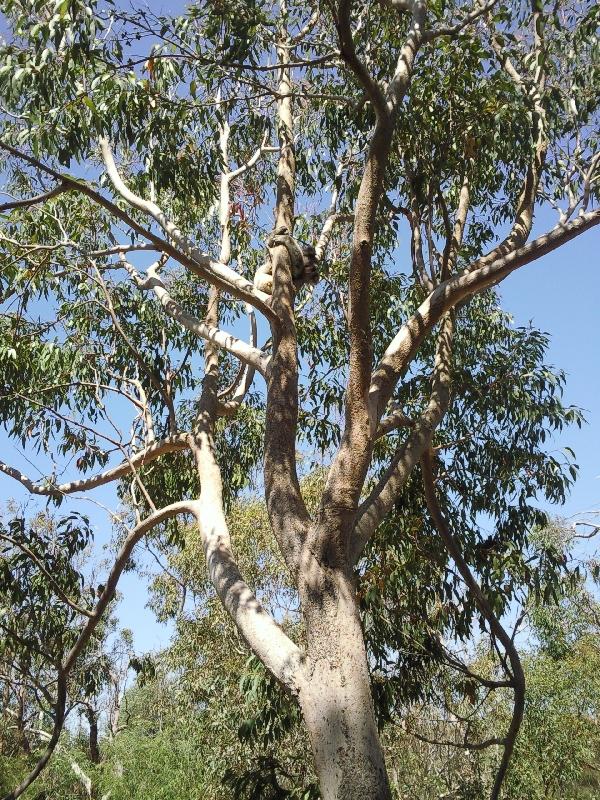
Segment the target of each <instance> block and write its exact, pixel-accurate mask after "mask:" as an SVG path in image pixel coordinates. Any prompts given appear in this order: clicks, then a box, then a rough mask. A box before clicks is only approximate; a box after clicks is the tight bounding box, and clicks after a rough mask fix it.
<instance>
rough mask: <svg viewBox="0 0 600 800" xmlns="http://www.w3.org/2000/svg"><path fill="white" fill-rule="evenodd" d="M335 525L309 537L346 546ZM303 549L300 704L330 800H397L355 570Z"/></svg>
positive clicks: (325, 799)
mask: <svg viewBox="0 0 600 800" xmlns="http://www.w3.org/2000/svg"><path fill="white" fill-rule="evenodd" d="M340 539H341V537H338V536H337V535H336V532H335V526H332V528H330V527H329V526H324V527H322V528H320V529H319V530H318V531H317V532H316V536H311V537H309V540H310V541H312V543H313V544H314V543H315V542H318V541H320V542H323V543H324V542H330V543H331V542H332V541H336V540H337V541H339V540H340ZM343 561H345V559H340V558H337V554H336V552H335V550H334V549H330V548H327V551H322V552H321V555H320V556H319V558H318V559H317V558H316V557H315V552H314V549H309V548H308V547H307V548H305V549H304V558H303V563H302V569H301V574H302V578H301V583H300V598H301V602H302V609H303V616H304V621H305V625H306V634H307V644H306V650H307V655H306V659H305V663H304V668H303V677H302V680H301V682H300V685H299V695H298V699H299V702H300V707H301V709H302V714H303V717H304V721H305V724H306V727H307V730H308V734H309V738H310V742H311V747H312V751H313V757H314V762H315V769H316V772H317V775H318V779H319V788H320V791H321V796H322V798H323V800H390V798H391V793H390V787H389V781H388V776H387V772H386V768H385V760H384V756H383V750H382V747H381V743H380V740H379V734H378V731H377V723H376V721H375V713H374V709H373V701H372V697H371V682H370V676H369V669H368V664H367V654H366V649H365V641H364V634H363V630H362V626H361V622H360V615H359V610H358V603H357V598H356V584H355V578H354V576H353V573H352V570H351V569H350V568H348V567H347V566H345V565H344V563H343Z"/></svg>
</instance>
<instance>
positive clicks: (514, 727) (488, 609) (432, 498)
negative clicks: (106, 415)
mask: <svg viewBox="0 0 600 800" xmlns="http://www.w3.org/2000/svg"><path fill="white" fill-rule="evenodd" d="M421 471H422V475H423V487H424V489H425V499H426V501H427V508H428V509H429V514H430V516H431V519H432V521H433V523H434V525H435V527H436V530H437V532H438V533H439V535H440V537H441V539H442V541H443V542H444V545H445V547H446V550H447V551H448V554H449V556H450V558H451V559H452V560H453V561H454V563H455V564H456V568H457V569H458V571H459V573H460V576H461V578H462V579H463V581H464V582H465V585H466V586H467V588H468V589H469V591H470V592H471V594H472V595H473V599H474V601H475V603H476V605H477V608H478V609H479V611H480V612H481V614H482V616H483V617H484V619H485V620H486V622H487V624H488V626H489V629H490V632H491V634H492V636H494V637H495V638H496V639H497V640H498V641H499V642H500V643H501V645H502V647H503V648H504V650H505V652H506V655H507V657H508V661H509V663H510V670H509V671H508V672H509V677H510V681H511V686H512V689H513V692H514V706H513V713H512V719H511V722H510V726H509V728H508V731H507V733H506V736H505V738H504V739H503V740H502V744H503V746H504V753H503V755H502V759H501V761H500V766H499V767H498V771H497V773H496V777H495V779H494V785H493V787H492V792H491V795H490V798H491V800H498V798H499V797H500V791H501V789H502V783H503V782H504V778H505V776H506V771H507V769H508V765H509V763H510V759H511V756H512V753H513V750H514V746H515V741H516V738H517V735H518V733H519V728H520V727H521V722H522V720H523V714H524V711H525V674H524V673H523V667H522V666H521V659H520V658H519V653H518V652H517V648H516V647H515V644H514V641H513V639H512V637H511V636H509V634H508V633H507V632H506V630H505V629H504V627H503V625H502V623H501V622H500V620H499V619H498V617H497V616H496V614H495V613H494V610H493V608H492V606H491V604H490V602H489V600H488V599H487V597H486V596H485V594H484V592H483V590H482V589H481V586H480V585H479V583H478V582H477V580H476V578H475V576H474V575H473V573H472V572H471V569H470V567H469V565H468V563H467V561H466V560H465V558H464V556H463V554H462V550H461V548H460V545H459V543H458V541H457V540H456V538H455V537H454V536H453V534H452V532H451V531H450V528H449V526H448V523H447V522H446V519H445V517H444V514H443V513H442V510H441V508H440V506H439V503H438V500H437V496H436V491H435V480H434V477H433V465H432V454H431V452H430V451H429V450H427V451H426V452H425V453H424V454H423V458H422V460H421ZM506 668H507V667H506V665H505V669H506Z"/></svg>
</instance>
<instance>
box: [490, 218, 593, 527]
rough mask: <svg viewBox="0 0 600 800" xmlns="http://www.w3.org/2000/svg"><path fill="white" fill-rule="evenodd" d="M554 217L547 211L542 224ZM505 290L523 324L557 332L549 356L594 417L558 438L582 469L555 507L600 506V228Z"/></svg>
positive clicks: (570, 394)
mask: <svg viewBox="0 0 600 800" xmlns="http://www.w3.org/2000/svg"><path fill="white" fill-rule="evenodd" d="M554 221H555V218H554V217H553V215H551V214H550V213H549V212H548V211H542V212H541V213H540V214H539V215H538V220H537V225H536V230H537V231H538V232H540V233H541V232H542V231H543V230H547V229H548V228H549V227H550V226H551V225H552V224H553V223H554ZM536 230H534V236H535V234H536ZM500 294H501V296H502V299H503V305H504V307H505V308H506V310H507V311H509V312H510V313H511V314H513V316H514V318H515V323H516V324H517V325H525V324H527V323H528V322H529V321H530V320H531V321H532V322H533V324H534V325H535V326H536V327H537V328H539V329H540V330H543V331H547V332H549V333H550V334H551V341H550V350H549V354H548V357H547V358H548V362H549V363H551V364H553V365H554V366H556V367H559V368H561V369H564V370H565V372H566V373H567V387H566V392H565V400H566V402H567V403H570V404H573V405H577V406H579V407H581V408H583V409H585V416H586V418H587V420H588V424H587V425H585V426H584V427H583V428H582V429H581V430H578V429H577V427H573V428H571V429H569V430H567V431H564V432H563V433H562V434H561V435H560V436H559V437H557V439H556V447H557V448H560V447H564V446H565V445H567V446H569V447H572V448H573V450H574V451H575V454H576V456H577V463H578V464H579V467H580V473H579V478H578V480H577V482H576V484H575V486H574V488H573V491H572V492H571V496H570V497H569V499H568V501H567V503H566V504H565V506H564V507H563V508H562V509H556V508H554V513H560V514H561V515H564V516H569V515H572V514H576V513H579V512H582V511H586V510H589V509H591V508H597V509H600V228H594V229H593V230H591V231H588V232H587V234H583V235H582V236H580V237H579V238H577V239H575V240H574V241H572V242H569V244H567V245H565V246H564V247H562V248H560V250H556V251H554V252H553V253H550V254H549V255H548V256H546V257H545V258H544V259H542V260H540V261H538V262H536V263H534V264H530V265H528V266H526V267H523V269H521V270H518V271H517V272H515V273H514V274H513V275H511V276H509V277H508V278H507V279H506V280H505V281H504V283H502V284H501V287H500Z"/></svg>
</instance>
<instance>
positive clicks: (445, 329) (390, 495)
mask: <svg viewBox="0 0 600 800" xmlns="http://www.w3.org/2000/svg"><path fill="white" fill-rule="evenodd" d="M453 333H454V322H453V319H452V315H451V314H448V315H447V316H446V318H445V320H444V323H443V325H442V328H441V331H440V334H439V338H438V343H437V348H436V355H435V364H434V369H433V378H432V387H431V396H430V398H429V402H428V404H427V407H426V408H425V411H423V413H422V414H421V415H420V417H419V419H418V420H417V421H416V422H415V423H413V426H412V428H413V429H412V431H411V432H410V434H409V435H408V437H407V439H406V441H405V442H404V443H403V444H402V445H401V446H400V447H399V448H398V450H397V452H396V453H395V455H394V457H393V459H392V461H391V462H390V464H389V466H388V468H387V470H386V471H385V472H384V473H383V475H382V476H381V478H380V479H379V481H378V482H377V484H376V485H375V487H374V488H373V490H372V491H371V493H370V495H369V496H368V497H367V499H366V500H365V501H364V503H362V505H361V506H360V507H359V509H358V514H357V521H356V524H355V526H354V534H353V539H352V549H351V557H352V563H356V562H357V561H358V558H359V557H360V554H361V552H362V550H363V548H364V546H365V545H366V543H367V541H368V540H369V539H370V538H371V536H372V535H373V534H374V533H375V531H376V530H377V527H378V526H379V524H380V523H381V522H382V521H383V520H384V519H385V517H386V516H387V514H388V513H389V512H390V510H391V509H392V507H393V505H394V504H395V503H396V501H397V499H398V495H399V494H400V492H401V491H402V488H403V486H404V484H405V483H406V481H407V480H408V477H409V476H410V474H411V472H412V470H413V469H414V468H415V466H416V465H417V464H418V463H419V461H420V460H421V458H422V457H423V453H424V452H426V450H427V449H428V448H429V446H430V445H431V440H432V438H433V434H434V433H435V431H436V428H437V427H438V425H439V424H440V422H441V421H442V419H443V418H444V415H445V413H446V411H447V409H448V406H449V404H450V386H451V363H452V339H453Z"/></svg>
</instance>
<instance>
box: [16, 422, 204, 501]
mask: <svg viewBox="0 0 600 800" xmlns="http://www.w3.org/2000/svg"><path fill="white" fill-rule="evenodd" d="M188 437H189V434H187V433H180V434H176V435H173V436H168V437H167V438H166V439H161V440H159V441H157V442H153V443H152V444H151V445H150V446H149V447H147V448H146V449H144V450H141V451H140V452H138V453H134V454H133V455H132V456H131V458H130V459H129V460H128V461H123V462H122V463H121V464H119V465H117V466H116V467H112V468H111V469H108V470H106V471H105V472H101V473H99V474H98V475H93V476H92V477H90V478H81V479H80V480H77V481H71V482H69V483H61V484H58V485H54V484H52V483H47V484H39V483H35V482H34V481H32V480H31V479H30V478H28V477H27V476H26V475H24V474H23V473H22V472H20V470H18V469H15V468H14V467H10V466H8V464H5V463H4V462H3V461H0V472H3V473H4V474H5V475H8V476H9V477H10V478H14V480H16V481H18V482H19V483H21V484H22V485H23V486H24V487H25V488H26V489H27V491H28V492H30V493H31V494H35V495H42V496H45V497H61V496H62V495H68V494H73V493H74V492H85V491H88V490H90V489H95V488H96V487H97V486H103V485H104V484H106V483H111V482H112V481H116V480H119V478H123V477H124V476H125V475H129V474H130V473H131V472H132V470H133V469H138V468H139V467H143V466H145V465H146V464H150V463H151V462H152V461H155V460H156V459H157V458H160V457H161V456H163V455H166V454H167V453H176V452H180V451H181V450H188V449H189V446H190V445H189V441H188Z"/></svg>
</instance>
